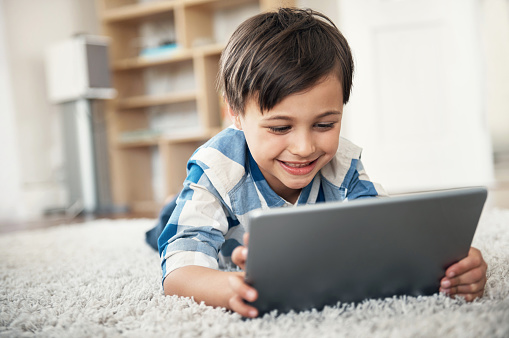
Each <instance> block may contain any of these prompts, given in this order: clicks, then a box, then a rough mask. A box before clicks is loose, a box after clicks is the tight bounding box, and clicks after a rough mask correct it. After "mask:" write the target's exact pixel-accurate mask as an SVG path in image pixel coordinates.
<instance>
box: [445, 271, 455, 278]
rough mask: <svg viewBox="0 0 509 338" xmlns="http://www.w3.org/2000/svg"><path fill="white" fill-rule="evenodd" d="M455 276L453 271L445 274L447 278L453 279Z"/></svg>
mask: <svg viewBox="0 0 509 338" xmlns="http://www.w3.org/2000/svg"><path fill="white" fill-rule="evenodd" d="M455 275H456V274H455V273H454V271H451V272H449V273H448V274H447V277H454V276H455Z"/></svg>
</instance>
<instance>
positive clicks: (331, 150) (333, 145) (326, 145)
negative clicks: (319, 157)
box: [321, 135, 339, 158]
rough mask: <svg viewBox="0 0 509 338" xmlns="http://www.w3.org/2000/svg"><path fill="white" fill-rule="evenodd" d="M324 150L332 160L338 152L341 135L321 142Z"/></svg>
mask: <svg viewBox="0 0 509 338" xmlns="http://www.w3.org/2000/svg"><path fill="white" fill-rule="evenodd" d="M321 145H322V150H323V151H324V152H325V153H327V154H328V155H329V157H330V158H332V157H333V156H334V155H335V154H336V152H337V151H338V147H339V135H337V137H336V136H334V137H327V138H324V139H323V140H322V141H321Z"/></svg>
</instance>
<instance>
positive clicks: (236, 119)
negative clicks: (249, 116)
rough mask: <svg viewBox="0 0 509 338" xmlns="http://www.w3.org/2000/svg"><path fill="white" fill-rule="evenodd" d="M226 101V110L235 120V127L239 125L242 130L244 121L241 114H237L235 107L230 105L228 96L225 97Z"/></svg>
mask: <svg viewBox="0 0 509 338" xmlns="http://www.w3.org/2000/svg"><path fill="white" fill-rule="evenodd" d="M224 102H225V104H226V111H227V113H228V117H229V118H230V120H231V121H232V122H233V124H234V125H235V127H237V129H239V130H242V123H240V116H239V114H237V113H236V112H234V111H233V109H232V107H231V106H230V103H229V102H228V100H227V99H226V97H225V99H224Z"/></svg>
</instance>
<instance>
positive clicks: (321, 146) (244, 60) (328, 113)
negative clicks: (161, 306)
mask: <svg viewBox="0 0 509 338" xmlns="http://www.w3.org/2000/svg"><path fill="white" fill-rule="evenodd" d="M352 74H353V61H352V55H351V52H350V48H349V46H348V43H347V41H346V40H345V38H344V37H343V36H342V35H341V33H340V32H339V31H338V30H337V28H336V27H335V26H334V24H333V23H332V22H331V21H330V20H329V19H327V18H326V17H325V16H323V15H322V14H320V13H317V12H314V11H311V10H299V9H284V8H283V9H279V10H278V11H277V12H273V13H264V14H260V15H257V16H255V17H253V18H251V19H248V20H247V21H245V22H244V23H243V24H241V25H240V26H239V28H237V30H236V31H235V32H234V34H233V35H232V37H231V38H230V40H229V42H228V44H227V46H226V48H225V50H224V52H223V54H222V56H221V69H220V82H221V86H222V87H223V89H224V95H225V101H226V103H227V107H228V114H229V115H230V118H231V119H232V121H233V124H234V126H232V127H230V128H227V129H225V130H224V131H222V132H221V133H219V134H218V135H216V136H215V137H213V138H212V139H211V140H209V141H208V142H207V143H206V144H205V145H203V146H202V147H200V148H199V149H198V150H197V151H196V152H195V153H194V154H193V156H192V157H191V159H190V160H189V162H188V166H187V169H188V176H187V179H186V181H185V182H184V188H183V190H182V192H181V194H180V195H179V197H178V200H177V205H176V207H175V209H174V210H172V213H171V217H170V219H169V221H168V224H167V225H166V227H165V228H164V231H163V232H162V234H161V236H160V237H159V241H158V244H159V252H160V255H161V262H162V269H163V286H164V291H165V293H166V294H168V295H180V296H189V297H194V299H195V300H196V301H199V302H200V301H204V302H205V303H206V304H208V305H212V306H221V307H226V308H229V309H231V310H233V311H236V312H238V313H240V314H241V315H243V316H246V317H256V316H257V314H258V313H257V310H256V309H255V308H253V307H251V306H249V305H247V304H246V303H245V302H244V300H248V301H253V300H255V299H256V297H257V292H256V290H255V289H253V288H252V287H250V286H248V285H247V284H245V283H244V279H243V278H244V272H242V271H234V272H226V271H221V270H220V269H226V268H234V267H235V266H238V267H240V268H242V269H243V268H244V263H245V260H246V257H247V248H246V247H247V241H248V236H246V234H247V230H248V229H245V224H246V222H245V221H246V215H247V213H248V212H250V211H252V210H255V209H267V208H274V207H291V206H296V205H302V204H314V203H322V202H329V201H341V200H343V201H346V200H351V199H356V198H364V197H374V196H381V195H384V194H385V193H384V192H383V189H382V188H381V187H380V186H379V185H377V184H375V183H373V182H371V181H370V180H369V178H368V176H367V175H366V173H365V171H364V168H363V166H362V163H361V160H360V155H361V149H360V148H359V147H357V146H356V145H354V144H352V143H351V142H349V141H347V140H345V139H343V138H340V130H341V119H342V116H343V106H344V104H346V103H347V102H348V99H349V96H350V89H351V84H352ZM310 226H312V225H310ZM281 245H282V246H284V243H281ZM275 259H276V258H275ZM282 264H284V262H282ZM359 268H362V267H359ZM446 274H447V277H446V278H444V280H443V284H442V286H443V289H442V291H443V292H446V293H450V294H461V295H464V296H465V297H466V298H469V299H473V298H475V297H478V296H480V295H482V290H483V289H484V284H485V283H486V264H485V263H484V261H483V259H482V256H481V255H480V253H479V252H478V250H476V249H472V250H471V251H470V254H469V256H468V257H467V258H465V259H464V260H462V261H460V262H459V263H457V264H455V265H453V266H451V267H450V268H449V269H448V270H447V271H446Z"/></svg>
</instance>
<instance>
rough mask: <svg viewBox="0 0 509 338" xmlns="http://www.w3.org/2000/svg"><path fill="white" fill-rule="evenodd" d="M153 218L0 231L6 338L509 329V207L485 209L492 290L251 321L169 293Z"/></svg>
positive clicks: (478, 241) (1, 329)
mask: <svg viewBox="0 0 509 338" xmlns="http://www.w3.org/2000/svg"><path fill="white" fill-rule="evenodd" d="M153 224H154V220H147V219H144V220H115V221H112V220H100V221H94V222H89V223H84V224H75V225H67V226H58V227H54V228H48V229H44V230H33V231H26V232H18V233H9V234H4V235H1V236H0V307H1V309H0V337H25V336H34V335H35V336H38V337H60V336H65V337H116V336H127V337H141V336H143V337H152V336H172V337H196V336H204V337H239V336H251V337H277V336H282V337H317V336H319V337H323V336H330V337H341V336H348V337H368V336H369V337H389V336H390V337H445V336H446V337H509V210H490V211H486V212H485V213H484V214H483V217H482V219H481V222H480V224H479V227H478V230H477V233H476V236H475V239H474V245H475V246H477V247H478V248H479V249H481V250H482V252H483V254H484V257H485V259H486V261H487V262H488V264H489V270H488V283H487V286H486V294H485V296H484V297H483V298H482V299H481V300H478V301H475V302H473V303H465V302H464V301H462V300H453V299H449V298H447V297H445V296H442V295H434V296H429V297H418V298H413V297H401V298H391V299H386V300H369V301H365V302H364V303H362V304H359V305H357V306H353V305H348V304H338V305H337V306H335V307H326V308H325V309H324V310H323V311H309V312H302V313H289V314H283V315H279V316H275V315H274V314H270V315H266V316H265V317H262V318H258V319H254V320H243V319H242V318H241V317H240V316H239V315H237V314H234V313H231V312H229V311H226V310H225V309H218V308H212V307H209V306H205V305H204V304H197V303H195V302H194V301H193V300H191V299H187V298H178V297H166V296H164V295H163V293H162V290H161V283H160V267H159V258H158V255H157V253H156V252H155V251H153V250H152V249H151V248H149V247H148V246H147V245H146V244H145V242H144V233H145V231H146V230H147V229H149V228H151V227H152V225H153Z"/></svg>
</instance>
